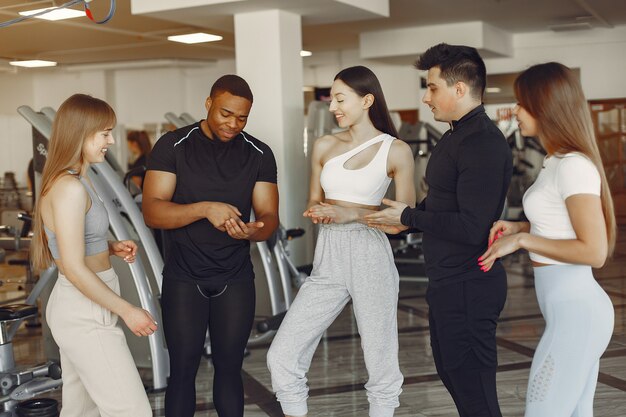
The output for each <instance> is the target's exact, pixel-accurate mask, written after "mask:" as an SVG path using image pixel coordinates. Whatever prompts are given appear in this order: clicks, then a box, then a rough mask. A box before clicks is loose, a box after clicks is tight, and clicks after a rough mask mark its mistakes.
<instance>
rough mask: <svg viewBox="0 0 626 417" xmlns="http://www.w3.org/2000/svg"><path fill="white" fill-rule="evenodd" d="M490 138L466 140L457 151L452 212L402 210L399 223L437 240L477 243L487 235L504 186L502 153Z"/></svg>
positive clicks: (506, 174) (505, 160) (478, 137)
mask: <svg viewBox="0 0 626 417" xmlns="http://www.w3.org/2000/svg"><path fill="white" fill-rule="evenodd" d="M493 147H494V142H493V139H492V138H489V137H484V136H478V135H476V136H474V137H468V138H466V139H465V140H464V141H463V143H462V144H461V146H460V149H459V159H458V169H459V175H458V178H457V187H456V192H457V204H458V211H455V212H432V211H421V210H417V209H411V208H406V209H404V211H403V212H402V216H401V220H402V223H403V224H405V225H407V226H409V227H413V228H416V229H419V230H422V231H424V232H426V233H431V234H435V235H437V236H438V237H439V238H441V239H447V240H451V241H455V242H462V243H468V244H472V245H476V244H480V243H481V242H482V241H484V240H485V239H486V238H487V236H488V235H489V229H490V227H491V226H492V223H493V219H494V218H498V217H499V214H500V213H497V212H496V211H497V210H498V207H500V205H501V204H502V201H501V200H502V199H504V194H505V193H506V189H507V187H508V184H505V181H506V177H507V176H509V174H510V173H507V172H506V170H507V169H510V166H508V167H507V161H508V158H507V156H506V154H505V153H504V152H502V151H499V150H498V149H494V148H493Z"/></svg>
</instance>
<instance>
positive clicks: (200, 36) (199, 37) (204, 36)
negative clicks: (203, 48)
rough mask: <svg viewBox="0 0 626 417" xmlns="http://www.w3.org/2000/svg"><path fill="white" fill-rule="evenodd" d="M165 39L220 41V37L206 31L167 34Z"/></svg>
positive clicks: (176, 40)
mask: <svg viewBox="0 0 626 417" xmlns="http://www.w3.org/2000/svg"><path fill="white" fill-rule="evenodd" d="M167 40H168V41H173V42H181V43H202V42H215V41H221V40H222V37H221V36H218V35H210V34H208V33H188V34H187V35H176V36H168V37H167Z"/></svg>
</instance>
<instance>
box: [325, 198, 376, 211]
mask: <svg viewBox="0 0 626 417" xmlns="http://www.w3.org/2000/svg"><path fill="white" fill-rule="evenodd" d="M324 202H325V203H328V204H334V205H336V206H339V207H346V208H362V209H367V210H374V211H378V210H380V207H379V206H366V205H364V204H358V203H352V202H350V201H343V200H325V201H324Z"/></svg>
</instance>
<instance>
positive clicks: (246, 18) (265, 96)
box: [235, 10, 310, 262]
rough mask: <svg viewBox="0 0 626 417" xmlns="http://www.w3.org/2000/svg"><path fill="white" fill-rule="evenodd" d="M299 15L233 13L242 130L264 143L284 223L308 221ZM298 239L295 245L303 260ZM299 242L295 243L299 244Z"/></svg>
mask: <svg viewBox="0 0 626 417" xmlns="http://www.w3.org/2000/svg"><path fill="white" fill-rule="evenodd" d="M301 28H302V26H301V21H300V16H299V15H297V14H294V13H290V12H285V11H282V10H265V11H259V12H251V13H241V14H236V15H235V47H236V48H235V49H236V52H235V56H236V68H237V74H238V75H240V76H241V77H243V78H244V79H245V80H246V81H247V82H248V83H249V84H250V88H251V89H252V93H253V94H254V103H253V105H252V111H251V113H250V117H249V119H248V125H247V126H246V129H245V130H246V131H247V132H249V133H250V134H252V135H253V136H255V137H257V138H258V139H260V140H262V141H263V142H265V143H267V144H268V145H269V146H270V147H271V148H272V151H273V152H274V155H275V156H276V162H277V164H278V189H279V192H280V219H281V223H282V224H283V225H284V226H285V227H286V228H293V227H305V226H306V227H307V228H308V224H307V223H310V222H305V221H304V219H303V217H302V212H303V211H304V209H305V208H306V200H307V198H308V183H309V179H308V178H307V167H306V163H307V162H305V157H304V139H303V136H304V99H303V93H302V58H301V57H300V50H301V49H302V34H301ZM302 246H303V245H302V244H297V245H295V246H294V249H299V250H296V251H295V253H294V255H296V261H297V262H304V259H302V258H303V251H304V248H302ZM298 247H299V248H298Z"/></svg>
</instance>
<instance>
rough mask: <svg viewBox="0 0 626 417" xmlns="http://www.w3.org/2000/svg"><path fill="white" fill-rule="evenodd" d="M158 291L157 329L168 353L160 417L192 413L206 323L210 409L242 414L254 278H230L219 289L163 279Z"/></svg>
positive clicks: (234, 416)
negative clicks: (159, 320) (243, 368)
mask: <svg viewBox="0 0 626 417" xmlns="http://www.w3.org/2000/svg"><path fill="white" fill-rule="evenodd" d="M222 290H223V291H222ZM162 293H163V295H162V299H161V306H162V310H163V330H164V332H165V339H166V343H167V348H168V351H169V356H170V378H169V380H168V384H167V391H166V392H165V416H166V417H192V416H193V415H194V412H195V409H196V374H197V372H198V366H199V365H200V359H201V358H202V352H203V348H204V341H205V337H206V330H207V325H208V328H209V335H210V339H211V356H212V359H213V368H214V377H213V403H214V404H215V409H216V410H217V414H218V415H219V416H220V417H242V416H243V382H242V380H241V366H242V363H243V356H244V351H245V347H246V343H247V341H248V337H249V335H250V330H251V329H252V323H253V321H254V309H255V289H254V280H253V279H252V278H250V279H247V280H245V281H235V282H231V283H229V284H228V286H227V287H226V289H224V287H223V286H222V287H220V288H210V287H202V288H199V287H198V286H196V285H195V284H193V283H186V282H181V281H175V280H173V279H167V278H165V279H164V280H163V291H162Z"/></svg>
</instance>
